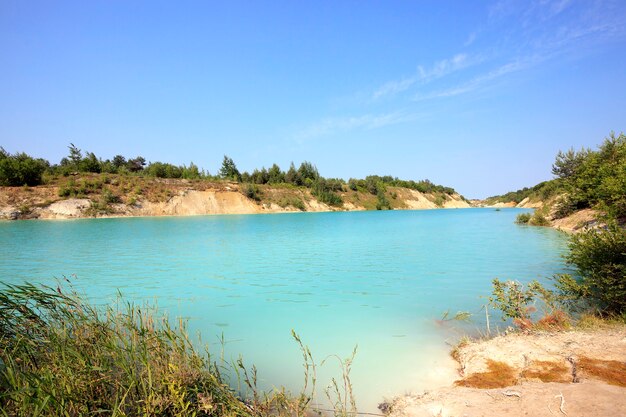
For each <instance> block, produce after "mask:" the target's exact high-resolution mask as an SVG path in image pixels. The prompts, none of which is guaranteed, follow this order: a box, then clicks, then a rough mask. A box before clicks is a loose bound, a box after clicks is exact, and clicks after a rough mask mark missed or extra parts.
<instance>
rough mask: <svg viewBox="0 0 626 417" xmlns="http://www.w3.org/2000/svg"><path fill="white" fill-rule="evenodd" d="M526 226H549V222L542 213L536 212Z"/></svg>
mask: <svg viewBox="0 0 626 417" xmlns="http://www.w3.org/2000/svg"><path fill="white" fill-rule="evenodd" d="M528 224H530V225H532V226H550V221H549V220H548V219H547V218H546V216H544V214H543V213H542V212H540V211H539V210H536V211H535V213H534V214H533V215H532V217H531V218H530V220H529V221H528Z"/></svg>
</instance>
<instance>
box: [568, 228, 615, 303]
mask: <svg viewBox="0 0 626 417" xmlns="http://www.w3.org/2000/svg"><path fill="white" fill-rule="evenodd" d="M569 249H570V253H569V254H568V255H567V256H566V260H567V262H568V263H569V264H571V265H573V266H575V267H576V269H577V272H578V276H577V277H573V276H572V275H568V274H563V275H559V276H557V277H556V278H557V287H558V288H559V290H560V291H561V292H562V294H563V297H564V298H565V299H567V300H569V301H570V302H572V303H574V304H581V303H582V304H583V305H584V306H592V307H595V308H597V309H600V310H601V311H602V312H604V313H607V314H616V315H620V314H623V313H625V312H626V230H625V229H624V228H622V227H620V226H619V225H617V224H616V223H615V222H611V223H609V225H608V226H607V227H606V229H588V230H585V231H583V232H580V233H578V234H575V235H573V236H572V237H571V240H570V244H569Z"/></svg>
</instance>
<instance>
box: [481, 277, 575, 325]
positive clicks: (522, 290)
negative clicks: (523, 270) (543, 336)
mask: <svg viewBox="0 0 626 417" xmlns="http://www.w3.org/2000/svg"><path fill="white" fill-rule="evenodd" d="M492 284H493V290H492V294H491V297H489V303H490V304H491V305H493V306H494V308H496V309H498V310H500V311H501V312H502V320H507V319H512V320H513V323H514V324H515V325H516V326H518V327H519V328H520V329H522V330H528V329H530V328H533V327H536V326H538V327H543V328H546V327H561V328H562V327H566V326H567V324H568V321H569V320H568V316H567V315H566V314H565V313H564V312H563V311H562V310H561V309H560V308H559V307H558V306H559V301H560V300H559V299H558V297H557V296H556V295H555V294H554V292H553V291H550V290H548V289H546V288H544V286H543V285H541V284H540V283H539V282H537V281H531V282H530V283H528V285H527V286H526V287H524V285H523V284H522V283H520V282H518V281H504V282H503V281H500V280H499V279H497V278H496V279H494V280H493V282H492ZM537 302H539V304H540V307H541V308H542V309H543V316H542V317H541V318H540V319H539V321H538V322H537V323H533V321H532V314H533V313H534V312H535V311H537V308H536V304H537Z"/></svg>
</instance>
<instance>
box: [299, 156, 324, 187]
mask: <svg viewBox="0 0 626 417" xmlns="http://www.w3.org/2000/svg"><path fill="white" fill-rule="evenodd" d="M319 177H320V174H319V172H318V171H317V168H316V167H315V165H313V164H312V163H310V162H307V161H304V162H302V163H301V164H300V167H299V168H298V177H297V178H298V180H299V181H300V182H301V183H300V184H298V185H306V186H310V184H312V183H313V182H314V181H316V180H317V179H318V178H319Z"/></svg>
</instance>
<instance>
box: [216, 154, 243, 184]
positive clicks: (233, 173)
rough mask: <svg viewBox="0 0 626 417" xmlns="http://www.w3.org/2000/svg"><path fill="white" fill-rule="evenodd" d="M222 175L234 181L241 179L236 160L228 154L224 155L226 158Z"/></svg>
mask: <svg viewBox="0 0 626 417" xmlns="http://www.w3.org/2000/svg"><path fill="white" fill-rule="evenodd" d="M220 176H221V177H222V178H225V179H229V180H233V181H241V174H240V173H239V170H238V169H237V165H235V161H233V160H232V159H231V158H229V157H228V156H226V155H224V160H223V161H222V167H221V168H220Z"/></svg>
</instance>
